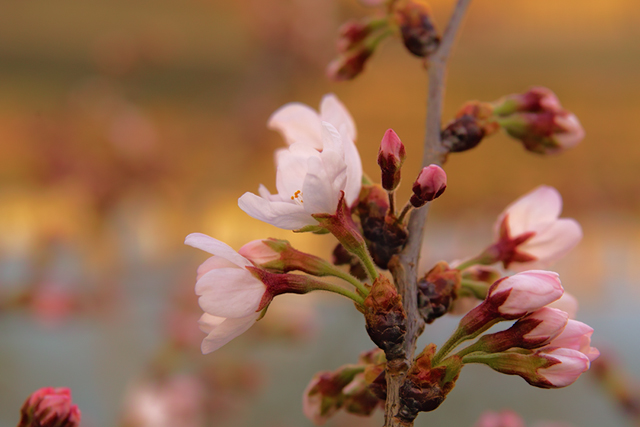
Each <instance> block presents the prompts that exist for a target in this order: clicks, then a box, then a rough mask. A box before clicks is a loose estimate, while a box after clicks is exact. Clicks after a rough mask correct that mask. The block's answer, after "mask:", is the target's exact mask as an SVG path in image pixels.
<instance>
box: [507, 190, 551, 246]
mask: <svg viewBox="0 0 640 427" xmlns="http://www.w3.org/2000/svg"><path fill="white" fill-rule="evenodd" d="M561 211H562V197H561V196H560V193H558V190H556V189H555V188H553V187H548V186H545V185H541V186H540V187H538V188H536V189H535V190H533V191H531V192H530V193H528V194H525V195H524V196H522V197H521V198H519V199H518V200H516V201H515V202H513V203H512V204H511V205H509V206H508V207H507V209H505V211H504V213H507V214H508V215H509V219H508V221H509V230H510V232H511V236H512V237H517V236H519V235H520V234H522V233H525V232H527V231H530V230H532V229H533V228H534V227H535V226H536V225H538V224H541V223H542V224H544V223H550V222H552V221H554V220H555V219H556V218H558V216H560V212H561ZM504 213H503V214H504ZM498 226H499V224H498Z"/></svg>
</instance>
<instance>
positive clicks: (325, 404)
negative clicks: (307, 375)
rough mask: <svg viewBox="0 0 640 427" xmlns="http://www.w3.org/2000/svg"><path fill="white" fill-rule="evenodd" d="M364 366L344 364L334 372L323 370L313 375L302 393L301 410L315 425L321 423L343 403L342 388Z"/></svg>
mask: <svg viewBox="0 0 640 427" xmlns="http://www.w3.org/2000/svg"><path fill="white" fill-rule="evenodd" d="M363 369H364V367H362V366H357V365H345V366H343V367H341V368H340V369H338V370H337V371H335V372H329V371H323V372H318V373H317V374H315V375H314V376H313V378H312V379H311V382H309V385H307V388H306V389H305V391H304V392H303V394H302V411H303V412H304V414H305V415H306V416H307V418H309V419H310V420H311V421H313V422H314V423H315V424H316V425H320V424H323V423H324V422H325V421H326V420H327V419H328V418H329V417H331V416H332V415H333V414H334V413H335V412H336V411H338V409H340V408H341V407H342V405H343V403H344V396H343V395H342V390H343V389H344V388H345V387H346V386H347V385H348V384H349V383H350V382H351V381H353V378H354V377H355V376H356V374H358V373H360V372H362V371H363Z"/></svg>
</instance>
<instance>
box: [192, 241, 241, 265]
mask: <svg viewBox="0 0 640 427" xmlns="http://www.w3.org/2000/svg"><path fill="white" fill-rule="evenodd" d="M184 243H185V245H189V246H193V247H194V248H197V249H200V250H203V251H206V252H209V253H210V254H212V255H218V256H220V257H222V258H225V259H228V260H229V261H231V262H232V263H234V264H235V265H237V266H238V267H246V266H248V265H252V264H251V262H250V261H249V260H248V259H246V258H244V257H243V256H241V255H239V254H238V253H237V252H236V251H234V250H233V248H231V246H229V245H227V244H226V243H223V242H221V241H220V240H218V239H214V238H213V237H210V236H207V235H206V234H202V233H191V234H189V235H188V236H187V237H186V238H185V239H184Z"/></svg>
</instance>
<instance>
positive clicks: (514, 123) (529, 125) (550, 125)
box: [498, 111, 585, 154]
mask: <svg viewBox="0 0 640 427" xmlns="http://www.w3.org/2000/svg"><path fill="white" fill-rule="evenodd" d="M498 123H500V126H502V128H503V129H504V130H505V131H507V133H508V134H509V135H511V136H512V137H514V138H516V139H519V140H520V141H522V143H523V145H524V147H525V149H527V150H528V151H531V152H534V153H538V154H557V153H561V152H562V151H564V150H567V149H569V148H573V147H575V146H576V145H578V144H579V143H580V141H582V140H583V139H584V135H585V132H584V129H583V128H582V125H581V124H580V121H579V120H578V118H577V117H576V116H575V115H574V114H571V113H570V112H568V111H561V112H548V111H545V112H541V113H514V114H512V115H510V116H508V117H505V118H502V119H499V120H498Z"/></svg>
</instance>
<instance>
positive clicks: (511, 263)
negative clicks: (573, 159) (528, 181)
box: [491, 185, 582, 271]
mask: <svg viewBox="0 0 640 427" xmlns="http://www.w3.org/2000/svg"><path fill="white" fill-rule="evenodd" d="M561 211H562V197H561V196H560V194H559V193H558V191H557V190H556V189H555V188H553V187H547V186H544V185H543V186H540V187H538V188H536V189H535V190H533V191H531V192H530V193H528V194H525V195H524V196H522V197H521V198H519V199H518V200H516V201H515V202H513V203H512V204H511V205H509V206H508V207H507V208H506V209H505V210H504V212H502V214H501V215H500V216H499V217H498V221H497V222H496V224H495V234H496V243H495V244H494V245H493V247H492V248H491V250H494V251H495V252H496V253H497V256H496V257H497V258H498V259H497V260H498V261H502V263H503V264H504V267H505V268H510V269H512V270H516V271H522V270H528V269H532V268H545V267H548V266H549V265H550V264H552V263H554V262H555V261H557V260H558V259H560V258H562V257H563V256H564V255H565V254H567V253H568V252H569V251H570V250H571V249H573V248H574V247H575V246H576V245H577V244H578V242H580V240H581V239H582V228H581V227H580V224H578V222H577V221H576V220H574V219H571V218H558V217H559V216H560V212H561Z"/></svg>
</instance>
